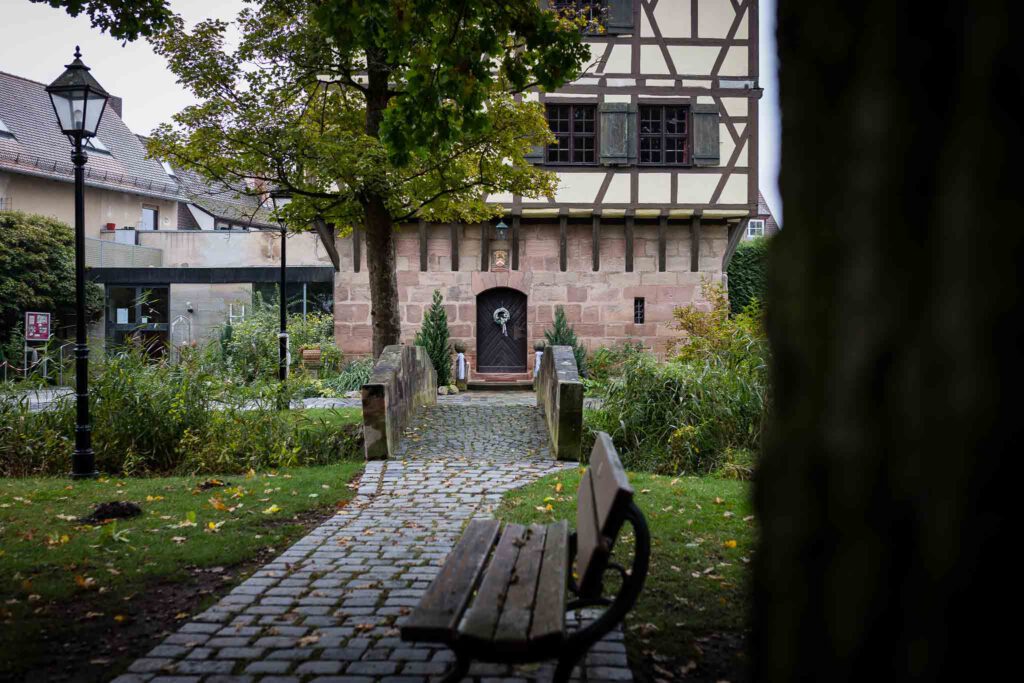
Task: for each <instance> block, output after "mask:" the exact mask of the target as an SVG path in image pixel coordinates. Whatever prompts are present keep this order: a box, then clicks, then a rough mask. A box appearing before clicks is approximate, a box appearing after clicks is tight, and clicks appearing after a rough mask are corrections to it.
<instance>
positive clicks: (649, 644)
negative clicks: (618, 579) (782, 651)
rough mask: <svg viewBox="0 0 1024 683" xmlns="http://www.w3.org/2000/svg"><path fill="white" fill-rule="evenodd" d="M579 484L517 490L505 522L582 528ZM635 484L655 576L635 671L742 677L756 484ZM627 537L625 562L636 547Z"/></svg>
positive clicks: (633, 654) (633, 629)
mask: <svg viewBox="0 0 1024 683" xmlns="http://www.w3.org/2000/svg"><path fill="white" fill-rule="evenodd" d="M579 480H580V472H579V471H578V470H572V471H569V472H566V473H564V474H559V475H554V476H550V477H546V478H544V479H541V480H540V481H538V482H536V483H534V484H532V485H530V486H527V487H525V488H523V489H519V490H516V491H512V492H510V493H508V494H506V496H505V499H504V500H503V501H502V505H501V507H500V509H499V511H498V516H499V517H500V518H502V519H505V520H508V521H512V522H520V523H529V522H547V521H552V520H556V519H568V520H570V525H571V526H573V527H575V520H576V489H577V487H578V486H579ZM629 480H630V482H631V483H632V484H633V488H634V489H635V491H636V497H635V500H636V502H637V504H638V505H639V506H640V508H641V510H643V512H644V515H645V517H646V518H647V523H648V525H649V527H650V533H651V566H650V573H649V574H648V576H647V581H646V583H645V585H644V590H643V593H642V594H641V596H640V599H639V601H638V602H637V605H636V607H635V608H634V610H633V611H632V612H631V613H630V615H629V616H628V617H627V631H626V634H627V646H628V648H629V651H630V658H631V661H632V662H633V665H634V668H636V669H639V670H640V671H641V672H642V674H643V676H644V677H645V678H647V679H649V680H654V679H666V678H668V679H674V678H681V677H683V676H685V677H686V678H687V680H709V681H717V680H722V679H728V680H733V681H735V680H737V679H738V678H741V677H742V672H743V668H744V667H743V661H742V657H743V647H744V645H743V641H744V634H745V631H746V629H747V621H748V610H749V599H748V586H747V572H748V568H749V564H748V563H749V561H750V558H751V553H752V552H753V543H754V539H755V534H756V528H755V524H754V520H753V517H752V516H751V509H750V502H749V485H748V484H747V483H746V482H738V481H730V480H724V479H715V478H711V477H678V478H672V477H662V476H657V475H652V474H639V473H630V474H629ZM559 484H561V491H559V490H558V488H559V486H558V485H559ZM548 506H550V508H551V509H550V510H548ZM628 529H629V526H628V525H627V526H626V527H625V530H628ZM625 530H624V533H623V534H622V535H620V537H619V544H620V545H618V546H617V548H618V551H617V553H616V554H617V555H618V554H619V553H620V552H624V551H626V549H631V548H632V533H631V532H626V531H625ZM627 559H628V557H627ZM609 585H612V584H611V583H609Z"/></svg>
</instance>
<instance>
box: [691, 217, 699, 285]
mask: <svg viewBox="0 0 1024 683" xmlns="http://www.w3.org/2000/svg"><path fill="white" fill-rule="evenodd" d="M700 219H701V217H700V216H699V215H694V216H693V218H691V219H690V271H691V272H693V273H696V272H698V271H699V270H700V228H701V225H700Z"/></svg>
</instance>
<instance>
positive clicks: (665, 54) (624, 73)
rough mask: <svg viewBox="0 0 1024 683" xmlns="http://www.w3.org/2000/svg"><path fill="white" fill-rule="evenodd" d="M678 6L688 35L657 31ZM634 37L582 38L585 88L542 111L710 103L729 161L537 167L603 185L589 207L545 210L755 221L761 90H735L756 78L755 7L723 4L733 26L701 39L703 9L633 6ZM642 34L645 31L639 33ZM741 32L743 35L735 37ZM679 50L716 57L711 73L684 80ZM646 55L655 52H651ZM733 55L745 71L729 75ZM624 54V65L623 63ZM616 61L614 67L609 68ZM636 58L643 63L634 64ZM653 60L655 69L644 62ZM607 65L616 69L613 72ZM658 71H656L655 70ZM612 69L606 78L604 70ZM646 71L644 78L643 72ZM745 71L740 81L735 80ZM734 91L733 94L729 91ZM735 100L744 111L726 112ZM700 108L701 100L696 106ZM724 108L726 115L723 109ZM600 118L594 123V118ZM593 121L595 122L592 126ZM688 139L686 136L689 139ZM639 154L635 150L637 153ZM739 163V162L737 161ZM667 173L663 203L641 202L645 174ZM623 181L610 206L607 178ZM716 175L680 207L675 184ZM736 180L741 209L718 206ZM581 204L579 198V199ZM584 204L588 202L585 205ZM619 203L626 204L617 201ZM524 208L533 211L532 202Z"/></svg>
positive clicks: (650, 1) (744, 1) (549, 97)
mask: <svg viewBox="0 0 1024 683" xmlns="http://www.w3.org/2000/svg"><path fill="white" fill-rule="evenodd" d="M670 1H671V2H673V3H675V2H679V3H680V4H682V5H683V6H684V8H685V9H683V11H688V12H689V14H690V29H689V31H684V30H680V29H679V28H678V27H677V26H675V25H666V26H660V25H659V23H658V11H659V10H660V8H661V6H662V5H664V4H665V3H667V2H670ZM632 5H633V30H632V31H629V32H623V33H612V32H609V33H606V34H599V35H586V36H585V38H584V39H585V40H586V42H588V43H589V44H591V46H592V53H593V55H594V62H593V65H592V66H591V67H590V69H589V70H588V72H587V73H586V74H584V76H585V80H583V81H581V82H576V83H574V84H569V85H566V86H563V87H562V88H559V89H558V91H557V92H555V93H550V94H549V93H540V96H539V100H540V102H542V103H550V104H554V105H566V104H572V105H581V104H589V103H596V104H598V105H600V104H601V103H604V102H607V101H610V99H611V98H612V97H615V98H616V100H615V101H619V102H622V101H630V102H631V103H632V104H634V105H637V106H639V105H677V106H687V107H690V106H692V105H694V104H696V103H697V98H698V97H701V98H711V100H712V101H713V102H714V103H715V104H716V105H718V107H719V110H720V113H721V123H722V124H723V125H722V141H723V142H725V141H729V142H731V143H732V151H731V153H728V154H726V155H725V156H723V157H722V159H721V161H720V164H719V165H717V166H709V167H693V166H689V165H686V166H641V165H640V164H639V163H637V164H636V165H634V166H631V167H626V168H609V167H605V166H601V165H596V166H595V165H579V164H569V165H562V164H543V167H545V168H547V169H548V170H552V171H558V172H560V173H563V174H565V175H567V176H568V177H570V178H571V175H573V174H577V173H603V174H605V177H604V178H603V182H601V183H600V184H599V185H600V189H596V190H595V193H596V196H595V197H594V198H593V199H592V200H589V201H587V200H580V201H573V202H560V201H559V202H549V203H548V205H549V206H553V205H557V207H558V208H559V209H560V210H566V209H568V210H571V211H578V210H584V211H585V210H587V209H590V210H592V211H594V212H595V214H596V213H599V212H600V211H601V210H602V209H625V210H626V211H627V212H629V211H630V210H633V211H638V210H643V209H674V210H693V211H697V210H701V209H705V210H716V211H728V212H735V213H733V215H732V218H733V219H735V218H739V217H740V212H743V213H745V214H747V215H754V214H756V212H757V195H758V188H759V177H758V175H759V174H758V149H757V141H758V132H759V124H758V100H759V99H760V97H761V90H760V88H758V87H750V88H747V87H743V86H742V85H741V86H740V87H735V86H736V84H737V82H745V81H749V82H750V83H751V84H753V85H756V84H757V80H758V78H759V75H760V74H759V68H758V54H759V51H760V38H759V35H758V29H759V23H760V22H759V2H758V0H724V6H723V9H725V7H731V9H732V11H733V17H732V21H731V22H730V23H729V25H728V26H727V27H723V29H724V33H722V34H721V35H720V36H719V37H715V38H711V37H708V36H707V33H709V27H710V26H711V23H710V22H709V20H708V18H707V16H706V15H707V12H708V9H707V6H706V4H704V3H699V2H697V0H693V1H692V2H690V3H689V6H688V7H687V3H686V2H684V1H683V0H633V2H632ZM642 26H645V27H646V30H644V31H641V27H642ZM741 31H745V33H741ZM680 47H700V48H704V49H717V55H716V56H715V59H714V61H713V63H712V64H711V66H710V68H708V69H707V70H702V71H703V72H702V73H688V71H690V70H692V69H693V68H694V67H693V66H692V65H690V64H687V63H684V62H681V61H680V60H679V51H678V48H680ZM652 48H654V50H653V51H652ZM733 48H736V49H742V50H745V51H746V53H747V55H746V57H747V59H746V63H745V65H743V66H745V69H743V68H739V69H736V70H729V69H730V68H736V67H739V66H740V65H738V64H732V63H731V62H730V61H729V60H728V59H727V57H728V56H730V55H734V52H732V53H730V50H732V49H733ZM623 51H625V52H626V55H627V56H628V59H627V60H626V61H623V60H622V52H623ZM613 52H614V53H615V56H616V59H615V60H611V57H612V56H613ZM641 56H642V57H643V59H641ZM649 59H654V60H655V61H656V62H657V63H656V64H655V63H653V62H651V63H649V62H648V61H646V60H649ZM612 61H614V62H616V63H617V64H618V65H619V66H615V65H612ZM662 61H663V62H664V65H663V66H662V65H661V62H662ZM610 65H612V70H608V67H609V66H610ZM645 69H646V71H645ZM741 71H745V74H744V73H740V72H741ZM730 86H733V87H730ZM734 98H744V99H745V100H746V106H745V111H743V110H742V109H737V108H733V107H734V105H741V104H742V103H737V102H736V100H735V99H734ZM703 101H704V102H707V101H708V100H707V99H704V100H703ZM726 106H728V107H730V108H731V109H730V110H727V109H726ZM599 118H600V117H599ZM599 123H600V121H598V124H599ZM691 133H692V131H691V130H688V131H687V134H688V137H689V136H690V135H691ZM638 151H639V150H638ZM744 155H745V156H746V161H743V162H742V163H741V162H740V158H741V157H742V156H744ZM649 172H650V173H668V174H669V177H670V181H669V182H670V185H671V187H670V190H669V195H668V196H667V198H666V201H664V202H640V196H641V194H642V193H641V192H639V191H638V189H639V188H642V187H644V184H643V180H642V178H641V176H642V175H643V174H644V173H649ZM623 174H625V175H627V177H629V194H628V195H623V196H622V199H621V200H619V201H616V202H606V201H605V197H606V195H607V194H608V192H609V187H610V186H611V184H612V181H613V178H615V177H616V175H623ZM703 174H715V175H719V176H720V178H719V179H718V182H717V183H716V184H715V187H714V189H713V192H712V195H711V197H710V198H709V199H708V200H707V201H705V202H703V203H683V202H680V201H679V199H680V194H681V192H682V190H681V187H682V186H684V182H685V181H681V180H680V176H683V177H684V178H685V177H686V176H690V175H703ZM736 174H742V175H745V177H746V185H747V188H746V189H747V193H746V194H747V197H746V199H745V201H743V202H742V203H728V204H726V203H723V202H722V201H721V199H722V197H723V196H724V194H725V190H726V188H727V186H729V181H730V179H731V178H732V177H733V176H734V175H736ZM581 199H582V198H581ZM587 199H589V198H587ZM624 200H625V201H624ZM528 201H529V202H530V203H529V204H527V205H525V208H533V207H534V206H538V204H535V203H534V202H533V201H531V200H528ZM512 206H513V211H514V212H515V211H518V210H522V209H523V208H524V204H523V198H522V197H521V196H520V195H514V196H513V198H512Z"/></svg>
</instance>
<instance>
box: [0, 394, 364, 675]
mask: <svg viewBox="0 0 1024 683" xmlns="http://www.w3.org/2000/svg"><path fill="white" fill-rule="evenodd" d="M355 411H356V418H358V409H355ZM295 412H296V418H295V419H297V420H301V419H325V420H331V421H343V420H348V419H351V416H349V415H348V414H347V413H346V412H344V411H337V410H325V411H314V410H307V411H295ZM321 413H322V414H321ZM339 424H340V422H339ZM362 465H363V464H362V463H361V462H342V463H340V464H336V465H329V466H325V467H308V468H296V469H293V470H280V471H277V472H267V473H261V474H255V473H250V474H249V475H248V476H247V475H230V476H224V477H208V476H197V477H153V478H123V479H122V478H109V477H103V478H100V479H98V480H95V481H76V482H72V481H70V480H69V479H65V478H24V479H7V480H0V622H2V626H0V628H2V637H0V679H4V678H5V674H7V675H10V674H11V673H12V672H10V671H5V667H8V666H19V667H21V668H19V669H18V670H17V671H18V673H19V676H18V677H19V678H21V677H22V676H25V675H26V672H27V671H34V672H35V673H34V675H31V676H30V677H29V678H25V680H30V679H32V680H38V679H40V672H39V671H38V670H36V669H33V667H40V666H44V661H45V660H49V659H51V658H53V657H54V656H56V657H57V658H58V659H59V658H60V657H61V656H62V655H63V656H64V657H65V658H66V659H69V660H70V661H71V662H74V661H75V660H74V659H73V657H75V656H77V657H79V658H81V659H82V661H79V662H78V665H79V666H80V667H84V668H85V669H88V667H89V665H87V664H86V662H87V661H88V662H91V665H92V666H94V667H97V668H98V669H99V670H100V671H108V672H109V670H110V669H109V668H108V667H114V668H116V667H117V666H118V665H123V664H124V663H125V662H123V660H124V659H125V658H128V659H130V658H131V657H134V656H137V655H139V654H143V653H144V651H143V652H138V651H137V646H138V644H139V640H140V639H141V640H143V641H144V640H146V636H148V637H149V639H150V640H151V639H152V638H153V636H154V635H157V634H159V632H160V631H161V630H167V629H173V628H174V621H175V620H182V619H184V618H186V617H187V616H188V613H189V611H190V609H191V610H192V611H194V610H195V609H199V608H201V607H203V606H204V604H205V603H206V602H209V601H210V600H212V596H213V595H215V594H218V593H220V592H223V588H224V587H225V586H228V585H231V584H233V583H234V582H235V581H237V580H238V579H241V578H244V574H245V573H247V572H248V571H249V570H250V569H254V568H255V567H256V566H258V565H257V564H252V563H253V562H262V561H266V560H268V559H270V557H272V556H273V555H274V554H275V553H278V552H281V551H283V550H284V549H285V548H286V547H287V546H288V545H289V544H290V543H291V542H293V541H295V540H296V539H297V538H298V537H299V536H301V535H302V534H303V533H304V532H305V531H306V529H307V528H308V527H309V525H310V524H311V523H312V522H315V521H317V520H319V519H320V518H322V517H323V516H325V515H326V514H329V513H330V512H331V511H332V510H333V509H335V508H336V507H339V506H342V505H344V504H345V503H347V502H348V501H349V500H350V499H351V498H352V497H353V495H354V492H353V490H352V489H350V488H349V482H350V481H351V480H352V478H353V477H354V476H355V475H357V474H358V473H359V472H361V470H362ZM107 501H132V502H135V503H137V504H139V505H140V506H141V507H142V515H141V516H138V517H135V518H132V519H124V520H117V521H112V522H108V523H106V524H101V525H95V526H94V525H90V524H83V523H82V522H80V521H79V520H80V518H82V517H84V516H86V515H88V514H90V513H91V512H92V509H93V506H94V505H95V504H97V503H101V502H107ZM246 562H249V563H250V565H251V566H249V565H246V564H245V563H246ZM175 618H176V619H175ZM168 620H170V622H169V623H168ZM154 629H155V631H156V633H153V631H154ZM119 631H124V632H125V633H126V634H127V635H126V636H125V640H126V642H124V643H120V644H119V643H118V641H117V634H118V632H119ZM90 633H91V634H101V637H102V638H103V639H104V640H105V641H106V640H112V645H111V647H110V648H108V649H107V650H106V651H105V652H102V653H98V654H97V653H96V652H95V651H94V650H89V651H86V652H84V653H78V654H75V653H74V652H73V651H70V650H69V651H67V652H63V653H62V652H61V651H60V650H61V648H64V649H65V650H67V649H68V648H71V650H73V648H74V647H75V643H76V642H81V641H83V640H85V641H88V640H89V638H90V635H89V634H90ZM133 638H134V639H135V640H134V643H133V641H132V639H133ZM55 649H56V650H57V651H56V652H55ZM90 656H92V659H90ZM16 663H17V664H16ZM44 671H45V675H44V676H43V677H45V678H47V679H49V680H55V679H59V678H61V676H59V675H58V674H57V673H56V672H54V671H52V670H51V669H44ZM76 673H81V672H80V671H79V672H76ZM101 677H102V676H101V675H100V674H98V675H97V679H99V678H101ZM74 679H75V680H93V679H91V678H89V677H88V676H86V677H84V678H82V677H79V676H77V675H76V676H74Z"/></svg>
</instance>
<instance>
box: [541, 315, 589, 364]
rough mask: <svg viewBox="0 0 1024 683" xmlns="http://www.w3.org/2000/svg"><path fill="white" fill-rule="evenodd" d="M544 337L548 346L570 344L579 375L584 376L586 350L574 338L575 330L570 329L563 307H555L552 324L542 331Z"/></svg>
mask: <svg viewBox="0 0 1024 683" xmlns="http://www.w3.org/2000/svg"><path fill="white" fill-rule="evenodd" d="M544 339H545V340H546V341H547V343H548V346H571V347H572V355H573V356H575V357H576V370H577V371H578V372H579V373H580V377H583V376H585V374H586V373H585V370H586V366H585V361H586V359H587V350H586V349H585V348H584V347H583V344H581V343H580V341H579V340H578V339H577V338H576V331H575V330H573V329H572V325H570V324H569V321H568V320H567V319H566V317H565V309H564V308H563V307H561V306H557V307H555V322H554V326H553V327H552V328H551V329H550V330H546V331H545V332H544Z"/></svg>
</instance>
